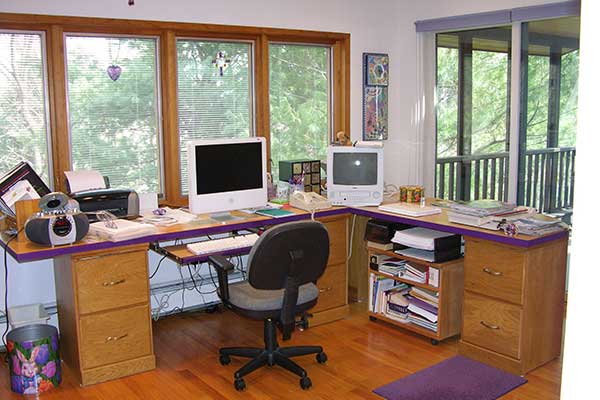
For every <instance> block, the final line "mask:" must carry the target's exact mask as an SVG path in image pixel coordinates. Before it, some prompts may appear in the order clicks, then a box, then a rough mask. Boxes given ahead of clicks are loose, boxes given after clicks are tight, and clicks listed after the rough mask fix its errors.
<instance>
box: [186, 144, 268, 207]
mask: <svg viewBox="0 0 600 400" xmlns="http://www.w3.org/2000/svg"><path fill="white" fill-rule="evenodd" d="M194 150H195V155H196V157H195V158H196V194H198V195H202V194H210V193H222V192H223V193H224V192H233V191H237V190H248V189H260V188H261V187H262V185H263V173H262V152H261V151H262V150H261V143H260V142H254V143H233V144H215V145H211V146H195V149H194Z"/></svg>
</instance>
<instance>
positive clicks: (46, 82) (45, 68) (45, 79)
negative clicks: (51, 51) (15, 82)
mask: <svg viewBox="0 0 600 400" xmlns="http://www.w3.org/2000/svg"><path fill="white" fill-rule="evenodd" d="M11 33H12V34H21V35H39V36H40V44H41V56H42V86H43V91H44V119H45V123H44V126H45V128H46V135H45V136H46V146H45V147H46V157H47V159H48V165H47V168H48V179H49V182H47V183H49V187H50V188H51V189H53V187H54V185H53V182H54V176H55V175H54V168H53V166H54V157H53V151H52V118H51V113H50V108H51V99H50V74H49V67H50V66H49V61H48V49H47V46H48V41H47V36H48V35H47V33H46V31H45V30H41V29H18V28H17V29H15V28H8V29H4V28H3V27H2V26H0V34H11Z"/></svg>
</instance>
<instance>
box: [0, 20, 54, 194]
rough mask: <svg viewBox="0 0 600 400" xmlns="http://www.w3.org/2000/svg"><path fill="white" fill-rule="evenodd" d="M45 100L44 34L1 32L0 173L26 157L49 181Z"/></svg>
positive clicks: (46, 180)
mask: <svg viewBox="0 0 600 400" xmlns="http://www.w3.org/2000/svg"><path fill="white" fill-rule="evenodd" d="M47 99H48V95H47V84H46V64H45V58H44V35H43V34H42V33H25V32H6V31H4V32H3V31H0V148H1V149H2V152H1V153H0V175H2V174H4V173H6V172H8V170H10V169H11V168H13V167H14V166H15V165H17V163H18V162H19V161H22V160H25V161H29V163H30V164H31V165H32V167H33V168H34V170H35V171H36V172H37V173H38V174H39V175H40V176H41V177H42V179H43V180H44V181H45V182H47V183H49V182H51V180H50V168H49V164H50V163H49V156H48V132H49V129H48V118H47V109H48V107H47Z"/></svg>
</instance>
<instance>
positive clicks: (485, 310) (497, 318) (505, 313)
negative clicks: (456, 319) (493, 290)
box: [462, 292, 521, 359]
mask: <svg viewBox="0 0 600 400" xmlns="http://www.w3.org/2000/svg"><path fill="white" fill-rule="evenodd" d="M520 332H521V308H520V307H519V306H515V305H513V304H509V303H504V302H501V301H496V300H492V299H489V298H486V297H483V296H479V295H476V294H473V293H469V292H465V297H464V304H463V330H462V340H463V341H465V342H469V343H472V344H475V345H477V346H480V347H483V348H485V349H488V350H492V351H495V352H497V353H501V354H504V355H506V356H509V357H512V358H515V359H519V358H520V352H519V338H520Z"/></svg>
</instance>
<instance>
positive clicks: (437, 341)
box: [431, 339, 440, 346]
mask: <svg viewBox="0 0 600 400" xmlns="http://www.w3.org/2000/svg"><path fill="white" fill-rule="evenodd" d="M431 344H432V345H434V346H437V345H438V344H440V341H439V340H437V339H431Z"/></svg>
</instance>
